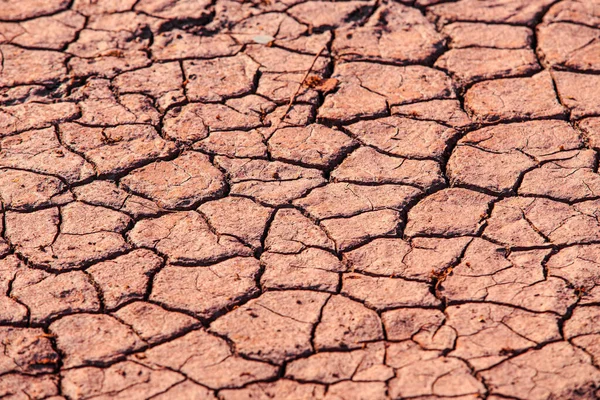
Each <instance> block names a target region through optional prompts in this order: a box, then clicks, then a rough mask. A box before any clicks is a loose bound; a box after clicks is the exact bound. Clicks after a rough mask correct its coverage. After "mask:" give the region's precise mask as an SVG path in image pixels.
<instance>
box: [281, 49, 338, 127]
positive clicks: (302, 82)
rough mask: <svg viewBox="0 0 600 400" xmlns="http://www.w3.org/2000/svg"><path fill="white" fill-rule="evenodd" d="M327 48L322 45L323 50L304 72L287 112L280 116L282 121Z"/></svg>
mask: <svg viewBox="0 0 600 400" xmlns="http://www.w3.org/2000/svg"><path fill="white" fill-rule="evenodd" d="M326 48H327V46H326V45H325V46H323V47H321V50H319V52H318V53H317V55H316V56H315V58H313V60H312V63H311V64H310V67H308V70H307V71H306V73H305V74H304V77H303V78H302V80H301V81H300V84H299V85H298V87H297V88H296V91H295V92H294V94H293V95H292V97H291V98H290V102H289V103H288V105H287V108H286V109H285V112H284V113H283V115H282V116H281V118H279V120H280V121H283V119H284V118H285V117H286V115H288V113H289V112H290V109H291V108H292V106H293V105H294V101H295V100H296V96H298V93H300V89H302V86H304V82H306V78H308V74H310V71H312V69H313V67H314V66H315V63H316V62H317V59H318V58H319V57H320V56H321V53H323V51H325V49H326Z"/></svg>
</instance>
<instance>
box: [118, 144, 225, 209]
mask: <svg viewBox="0 0 600 400" xmlns="http://www.w3.org/2000/svg"><path fill="white" fill-rule="evenodd" d="M120 183H121V185H123V187H124V188H125V189H127V190H129V191H131V192H133V193H138V194H141V195H143V196H144V197H147V198H150V199H152V200H154V201H155V202H156V203H157V204H158V205H159V206H160V207H163V208H166V209H181V208H187V207H192V206H194V205H195V204H198V203H199V202H203V201H207V200H211V199H213V198H217V197H221V196H222V195H223V194H224V192H225V190H226V183H225V179H224V176H223V173H222V172H221V171H219V170H218V169H217V168H216V167H215V166H213V165H212V164H211V162H210V160H209V158H208V156H206V155H204V154H201V153H196V152H188V153H183V154H182V155H180V156H179V157H177V158H176V159H174V160H171V161H158V162H155V163H152V164H149V165H147V166H145V167H142V168H140V169H136V170H133V171H131V172H130V173H129V174H128V175H127V176H125V177H123V178H121V180H120Z"/></svg>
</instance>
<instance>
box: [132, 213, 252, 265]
mask: <svg viewBox="0 0 600 400" xmlns="http://www.w3.org/2000/svg"><path fill="white" fill-rule="evenodd" d="M128 236H129V239H130V240H131V242H132V243H133V244H134V245H136V246H141V247H149V248H153V249H156V250H157V251H158V252H159V253H161V254H164V255H165V256H167V258H168V259H169V261H170V262H172V263H178V264H195V263H202V264H203V263H210V262H216V261H220V260H222V259H224V258H228V257H232V256H236V255H239V256H249V255H251V254H252V252H251V251H250V249H249V248H247V247H245V246H244V245H242V244H241V243H240V242H239V241H238V240H236V239H234V238H232V237H230V236H227V235H221V236H218V235H216V234H215V233H213V232H212V231H211V229H210V226H209V225H208V223H207V222H206V221H205V220H204V218H203V217H202V216H201V215H200V214H198V213H197V212H194V211H182V212H175V213H171V214H166V215H163V216H162V217H158V218H154V219H145V220H142V221H139V222H138V223H137V224H136V225H135V226H134V227H133V229H132V230H131V231H130V232H129V234H128Z"/></svg>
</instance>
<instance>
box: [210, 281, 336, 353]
mask: <svg viewBox="0 0 600 400" xmlns="http://www.w3.org/2000/svg"><path fill="white" fill-rule="evenodd" d="M328 298H329V295H327V294H325V293H318V292H312V291H296V290H290V291H276V292H265V293H263V294H262V295H261V296H260V297H259V298H257V299H254V300H250V301H249V302H248V303H246V304H244V305H243V306H241V307H239V308H237V309H235V310H233V311H231V312H230V313H228V314H226V315H224V316H222V317H221V318H219V319H217V320H216V321H215V322H213V323H212V324H211V326H210V329H211V330H212V331H214V332H216V333H218V334H220V335H224V336H226V337H227V338H228V339H229V340H231V341H232V342H233V343H234V344H235V348H236V349H237V351H238V352H239V353H241V354H244V355H245V356H247V357H249V358H251V359H258V360H264V361H270V362H273V363H277V364H281V363H283V362H284V361H287V360H289V359H291V358H296V357H299V356H303V355H306V354H309V353H311V352H312V351H313V346H312V344H311V335H312V330H313V326H314V325H315V324H316V323H317V321H318V318H319V315H320V312H321V309H322V307H323V305H324V304H325V302H326V301H327V299H328ZM317 329H318V328H317ZM315 343H316V342H315ZM317 346H318V345H317Z"/></svg>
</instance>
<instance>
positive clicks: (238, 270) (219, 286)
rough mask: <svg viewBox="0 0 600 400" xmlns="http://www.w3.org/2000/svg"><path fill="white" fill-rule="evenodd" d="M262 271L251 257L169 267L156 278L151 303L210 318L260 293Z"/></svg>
mask: <svg viewBox="0 0 600 400" xmlns="http://www.w3.org/2000/svg"><path fill="white" fill-rule="evenodd" d="M259 270H260V267H259V264H258V261H257V260H255V259H253V258H250V257H248V258H241V257H236V258H232V259H229V260H227V261H223V262H220V263H217V264H213V265H209V266H205V267H190V266H182V267H179V266H174V265H168V266H167V267H165V268H163V269H162V270H160V271H159V272H158V273H157V274H156V275H155V277H154V281H153V285H152V293H151V294H150V300H152V301H155V302H158V303H161V304H164V305H166V306H167V307H169V308H170V309H178V310H184V311H186V312H189V313H192V314H194V315H197V316H198V317H202V318H205V319H209V318H212V317H213V316H215V315H217V314H219V313H221V312H223V311H226V310H228V309H231V308H232V307H234V306H235V305H237V304H238V303H240V302H242V301H244V300H246V299H248V298H251V297H253V296H254V295H255V294H257V293H258V288H257V287H256V277H257V276H258V274H259Z"/></svg>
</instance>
